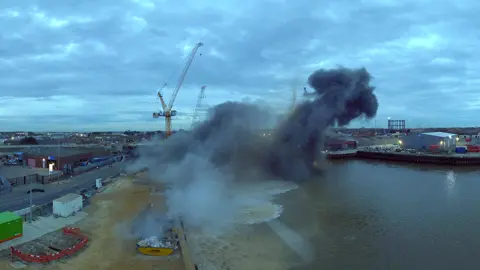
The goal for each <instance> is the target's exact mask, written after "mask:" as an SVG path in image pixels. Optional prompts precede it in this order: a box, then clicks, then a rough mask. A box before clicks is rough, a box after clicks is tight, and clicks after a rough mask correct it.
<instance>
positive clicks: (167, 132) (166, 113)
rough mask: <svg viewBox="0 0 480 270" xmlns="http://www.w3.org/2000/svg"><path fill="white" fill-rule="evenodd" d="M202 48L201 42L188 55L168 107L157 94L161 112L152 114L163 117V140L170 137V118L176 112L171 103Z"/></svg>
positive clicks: (159, 93)
mask: <svg viewBox="0 0 480 270" xmlns="http://www.w3.org/2000/svg"><path fill="white" fill-rule="evenodd" d="M202 46H203V43H201V42H199V43H197V44H195V46H194V47H193V49H192V51H191V52H190V54H189V55H188V57H187V61H186V64H185V67H184V68H183V70H182V73H181V74H180V78H179V79H178V82H177V86H176V87H175V90H174V91H173V94H172V97H171V98H170V102H169V104H168V106H167V104H166V103H165V100H164V99H163V95H162V93H161V92H160V91H159V92H158V93H157V95H158V97H159V98H160V104H161V105H162V110H163V111H159V112H154V113H153V118H159V117H165V138H168V137H170V136H171V135H172V116H176V115H177V111H176V110H172V107H173V103H174V102H175V99H176V98H177V95H178V92H179V90H180V88H181V87H182V85H183V81H184V80H185V76H186V75H187V72H188V69H189V68H190V65H191V64H192V61H193V58H195V54H196V53H197V51H198V49H199V48H200V47H202ZM166 85H167V83H165V84H164V86H163V88H165V87H166Z"/></svg>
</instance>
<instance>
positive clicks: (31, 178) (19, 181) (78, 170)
mask: <svg viewBox="0 0 480 270" xmlns="http://www.w3.org/2000/svg"><path fill="white" fill-rule="evenodd" d="M114 162H115V159H113V158H110V159H107V160H104V161H101V162H96V163H90V164H88V165H87V166H81V167H75V168H74V170H73V173H72V174H61V175H60V176H59V175H50V176H45V175H39V174H31V175H27V176H21V177H16V178H9V179H8V181H9V182H10V185H11V186H12V187H15V186H19V185H26V184H30V183H33V182H35V183H40V184H47V183H50V182H55V181H58V180H65V179H67V178H69V177H71V176H75V175H79V174H82V173H85V172H89V171H92V170H94V169H96V168H97V167H103V166H107V165H111V164H113V163H114ZM0 191H1V190H0Z"/></svg>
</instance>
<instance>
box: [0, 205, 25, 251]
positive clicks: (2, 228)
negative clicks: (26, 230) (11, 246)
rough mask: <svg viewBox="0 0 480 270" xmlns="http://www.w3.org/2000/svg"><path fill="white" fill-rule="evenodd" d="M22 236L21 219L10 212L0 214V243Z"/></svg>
mask: <svg viewBox="0 0 480 270" xmlns="http://www.w3.org/2000/svg"><path fill="white" fill-rule="evenodd" d="M22 236H23V219H22V217H20V216H19V215H17V214H14V213H12V212H3V213H0V243H3V242H6V241H10V240H13V239H15V238H19V237H22Z"/></svg>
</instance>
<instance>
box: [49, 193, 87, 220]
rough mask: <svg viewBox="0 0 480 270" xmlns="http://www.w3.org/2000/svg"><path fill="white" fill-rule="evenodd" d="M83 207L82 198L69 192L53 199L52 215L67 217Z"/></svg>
mask: <svg viewBox="0 0 480 270" xmlns="http://www.w3.org/2000/svg"><path fill="white" fill-rule="evenodd" d="M82 208H83V198H82V196H81V195H79V194H75V193H69V194H67V195H65V196H62V197H60V198H58V199H55V200H54V201H53V216H55V217H69V216H71V215H75V214H76V213H77V212H78V211H80V210H82Z"/></svg>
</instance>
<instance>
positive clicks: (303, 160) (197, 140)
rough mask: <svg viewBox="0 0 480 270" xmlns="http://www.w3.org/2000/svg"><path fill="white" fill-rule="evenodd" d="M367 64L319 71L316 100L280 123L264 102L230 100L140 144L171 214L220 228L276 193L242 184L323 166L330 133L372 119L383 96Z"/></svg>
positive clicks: (298, 177) (314, 81)
mask: <svg viewBox="0 0 480 270" xmlns="http://www.w3.org/2000/svg"><path fill="white" fill-rule="evenodd" d="M370 78H371V76H370V74H369V73H368V72H367V70H366V69H364V68H362V69H347V68H337V69H331V70H323V69H322V70H318V71H316V72H314V73H313V74H311V75H310V76H309V78H308V83H309V85H310V87H311V88H313V89H314V91H315V95H314V96H313V98H312V99H310V100H308V101H304V102H303V103H301V104H300V105H298V106H297V107H296V108H295V110H294V112H293V113H291V114H290V115H288V116H287V117H286V118H285V119H283V120H282V121H280V122H279V123H276V127H275V128H274V129H273V130H272V133H271V136H261V135H262V133H263V131H264V130H265V129H266V127H268V126H271V124H272V122H273V121H275V120H274V119H277V117H275V114H274V113H272V112H270V111H269V110H266V109H265V108H262V107H259V106H255V105H252V104H247V103H238V102H226V103H223V104H220V105H218V106H216V107H215V108H213V109H212V111H211V112H210V115H209V117H208V119H207V120H206V121H205V122H203V123H201V124H200V125H198V126H197V127H196V128H194V129H193V130H192V131H191V132H179V133H176V134H174V135H173V136H171V137H170V138H169V139H168V140H165V141H162V142H161V143H160V144H159V145H156V146H149V147H145V148H143V149H140V159H139V163H140V164H142V166H146V167H147V168H148V171H149V174H150V177H151V178H152V179H153V180H154V181H160V182H162V183H164V184H166V186H167V190H166V192H165V196H166V199H167V204H168V207H169V214H170V215H172V216H175V217H182V219H183V220H184V222H185V224H186V225H189V226H192V227H199V228H202V229H210V230H211V231H217V232H218V231H223V230H224V229H228V228H229V227H231V225H232V224H234V223H236V222H238V218H239V216H241V215H242V211H243V209H247V208H248V209H252V207H254V206H255V205H259V204H265V203H267V202H270V200H271V195H266V194H260V193H252V192H241V191H239V189H238V186H239V183H246V182H251V181H253V182H257V183H258V182H259V181H265V180H272V179H282V180H285V181H302V180H308V179H310V178H312V177H313V176H314V175H315V174H316V173H318V172H319V169H317V168H318V167H317V166H315V164H314V163H317V164H318V163H319V162H321V161H322V159H323V156H322V148H323V145H324V140H325V134H326V132H327V130H328V128H329V127H331V126H333V125H338V126H344V125H347V124H348V123H350V122H351V121H352V120H354V119H356V118H359V117H366V118H371V117H374V116H375V114H376V112H377V108H378V102H377V99H376V96H375V95H374V93H373V90H374V87H372V86H371V85H370Z"/></svg>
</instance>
